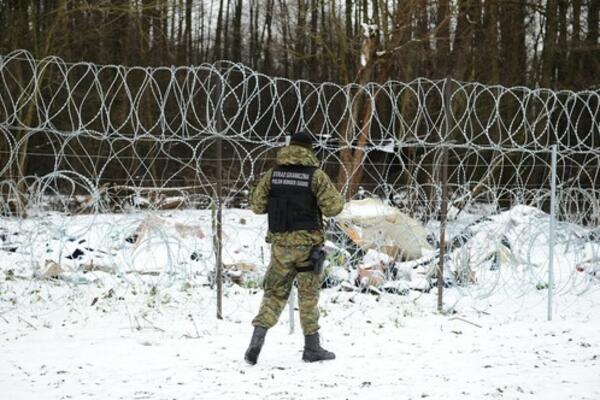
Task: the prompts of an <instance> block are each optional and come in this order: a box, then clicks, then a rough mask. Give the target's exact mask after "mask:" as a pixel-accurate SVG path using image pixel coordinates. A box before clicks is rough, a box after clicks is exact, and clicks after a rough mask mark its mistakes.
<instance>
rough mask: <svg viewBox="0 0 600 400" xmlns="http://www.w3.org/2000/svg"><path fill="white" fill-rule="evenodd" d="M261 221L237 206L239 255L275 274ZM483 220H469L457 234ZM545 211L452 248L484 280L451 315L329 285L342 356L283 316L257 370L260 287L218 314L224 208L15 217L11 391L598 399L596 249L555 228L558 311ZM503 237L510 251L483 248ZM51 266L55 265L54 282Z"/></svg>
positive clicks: (411, 297)
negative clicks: (216, 270)
mask: <svg viewBox="0 0 600 400" xmlns="http://www.w3.org/2000/svg"><path fill="white" fill-rule="evenodd" d="M261 218H264V217H258V218H257V217H253V216H252V215H251V214H250V213H249V212H247V211H242V210H236V211H228V212H226V213H225V232H224V234H225V249H224V262H225V263H226V264H235V263H238V264H243V263H246V264H251V263H255V264H257V265H260V266H261V268H259V269H258V271H256V274H257V275H260V274H261V273H262V271H263V269H264V265H265V264H266V263H268V247H267V246H266V244H265V243H264V241H263V237H264V219H261ZM532 218H533V219H535V220H536V221H537V222H536V223H532ZM476 220H478V216H469V215H465V216H463V217H462V219H460V220H457V221H455V223H454V224H451V225H450V226H449V231H450V232H451V234H450V235H451V237H452V236H453V235H457V234H458V232H459V231H461V229H462V228H464V227H465V226H469V225H470V224H472V223H473V221H476ZM543 221H544V216H543V215H541V214H539V213H535V212H534V211H532V210H524V209H519V210H513V211H512V212H509V213H506V214H500V215H497V216H495V217H493V218H491V219H490V220H487V221H486V222H485V224H479V225H476V226H475V227H474V228H473V229H472V230H473V232H471V233H472V235H471V236H470V237H472V238H474V240H472V241H470V242H468V243H467V244H466V245H464V246H463V247H462V248H461V250H460V253H456V254H455V258H456V257H459V256H460V257H464V256H465V254H467V255H468V256H469V257H471V258H470V260H471V262H472V263H475V264H477V267H476V268H474V270H475V272H477V274H478V279H477V282H476V283H473V284H471V285H469V286H465V287H458V286H456V287H449V288H447V289H446V290H445V296H444V305H445V310H446V312H444V313H443V314H439V313H437V312H436V300H437V298H436V291H435V289H433V290H431V291H430V292H423V291H417V290H409V291H408V293H407V294H405V295H398V294H392V293H387V292H381V293H380V294H373V293H369V292H361V291H359V290H355V291H347V290H343V289H342V287H343V285H339V286H336V287H334V288H330V289H324V290H323V291H322V298H321V302H320V304H321V309H322V319H321V326H322V329H321V332H322V337H323V345H324V347H325V348H327V349H329V350H332V351H334V352H336V355H337V359H336V360H335V361H332V362H323V363H316V364H306V363H303V362H302V361H301V351H302V346H303V337H302V335H301V333H300V332H299V326H300V325H299V321H298V313H297V311H296V312H295V327H296V328H295V332H294V333H293V334H290V324H289V314H288V310H285V311H284V313H283V315H282V317H281V319H280V323H279V324H278V325H277V326H276V327H275V328H273V329H272V330H270V331H269V332H268V334H267V340H266V343H265V347H264V348H263V352H262V354H261V356H260V358H259V363H258V364H257V365H256V366H253V367H250V366H247V365H246V364H245V363H244V362H243V353H244V351H245V348H246V346H247V345H248V342H249V339H250V335H251V331H252V327H251V326H250V321H251V319H252V317H253V316H254V313H255V312H256V311H257V309H258V305H259V302H260V299H261V296H262V292H261V291H260V290H257V289H254V288H252V285H246V286H247V287H240V286H238V285H235V284H227V285H225V288H224V290H225V292H224V298H223V317H224V318H223V319H222V320H217V318H216V315H215V314H216V294H215V291H214V290H213V289H211V288H210V286H209V285H210V282H211V279H210V271H211V266H212V265H214V264H213V263H214V258H213V256H212V254H211V252H212V250H211V249H212V247H211V241H212V238H211V237H210V233H211V225H210V213H207V212H201V211H190V212H183V213H180V212H173V213H163V214H162V215H161V216H160V218H159V219H156V216H151V215H150V216H149V215H146V214H131V215H127V216H116V215H100V216H77V217H64V216H61V215H59V214H52V213H40V214H39V215H37V216H32V217H31V218H29V219H27V220H24V221H18V220H11V219H4V220H2V224H1V225H0V226H1V229H0V235H1V238H0V239H1V242H2V243H0V245H1V246H2V247H1V248H2V250H1V251H0V341H1V342H2V346H1V347H0V359H1V360H2V364H1V366H0V393H1V395H0V398H1V399H11V400H12V399H81V398H97V399H217V398H219V399H265V398H266V399H389V398H398V399H423V398H431V399H485V398H490V399H590V400H596V399H599V398H600V290H598V289H599V286H600V285H599V283H598V278H597V276H596V275H595V270H594V268H596V267H597V265H598V263H597V260H596V257H597V255H598V254H599V251H598V246H599V245H598V243H597V242H596V241H595V236H593V235H589V232H588V231H586V230H585V229H584V228H580V227H572V228H573V229H570V233H568V234H567V233H566V232H565V230H564V229H563V231H562V232H560V234H559V235H558V243H557V250H556V269H557V271H556V272H557V273H556V275H557V297H556V299H555V301H554V319H553V321H550V322H548V321H547V320H546V294H547V290H546V289H545V287H544V285H543V283H544V279H545V278H544V277H545V276H546V273H547V269H545V267H544V265H543V264H544V263H545V262H546V261H547V258H546V257H547V238H546V237H544V236H543V235H541V236H540V235H538V234H535V231H536V230H544V228H543V224H544V222H543ZM150 226H151V227H156V226H160V229H154V228H148V227H150ZM461 227H462V228H461ZM427 229H428V230H431V231H435V229H437V227H436V226H435V224H433V225H432V226H431V227H430V226H428V227H427ZM494 232H495V233H496V234H497V236H502V238H503V240H504V242H505V243H508V244H507V246H508V247H509V248H510V249H511V253H510V256H508V257H503V258H501V259H498V257H496V258H493V260H492V261H490V260H488V258H486V257H483V258H482V257H480V258H481V260H479V261H477V260H475V259H476V257H474V253H481V252H486V251H488V250H486V243H487V242H489V241H490V240H491V239H490V237H491V236H492V234H493V233H494ZM499 232H501V234H500V233H499ZM574 236H576V237H578V238H579V239H578V240H576V241H569V240H566V239H565V238H568V237H574ZM561 238H562V239H561ZM588 239H589V240H588ZM519 245H521V247H519ZM488 247H489V246H488ZM78 249H79V252H77V250H78ZM457 251H458V250H457ZM486 254H487V253H486ZM490 262H492V264H489V263H490ZM53 263H54V264H53ZM453 263H457V261H456V260H454V259H453V258H452V255H451V258H450V259H449V265H451V266H452V265H453ZM496 264H498V265H496ZM166 265H168V268H167V267H165V266H166ZM411 265H412V264H411ZM50 267H56V268H58V270H56V271H54V272H53V274H56V276H55V277H54V278H52V279H46V278H44V275H43V274H44V273H48V270H47V269H48V268H50ZM492 267H493V268H492ZM498 267H499V268H498ZM536 269H539V271H535V272H532V270H536ZM349 276H351V273H349ZM412 278H415V279H412ZM416 278H417V277H415V276H413V277H410V276H409V277H408V278H407V283H406V284H407V286H408V287H412V286H411V282H412V281H414V280H416Z"/></svg>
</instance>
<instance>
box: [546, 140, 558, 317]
mask: <svg viewBox="0 0 600 400" xmlns="http://www.w3.org/2000/svg"><path fill="white" fill-rule="evenodd" d="M550 148H551V149H552V165H551V168H552V174H551V181H550V192H551V193H550V224H549V226H550V233H549V236H550V237H549V240H548V321H552V296H553V295H554V242H555V238H554V234H555V230H556V163H557V160H556V159H557V146H556V145H552V146H551V147H550Z"/></svg>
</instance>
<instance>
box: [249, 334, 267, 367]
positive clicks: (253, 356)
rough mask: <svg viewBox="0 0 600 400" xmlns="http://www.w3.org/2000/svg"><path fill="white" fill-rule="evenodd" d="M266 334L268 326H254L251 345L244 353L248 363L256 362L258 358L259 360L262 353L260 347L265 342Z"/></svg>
mask: <svg viewBox="0 0 600 400" xmlns="http://www.w3.org/2000/svg"><path fill="white" fill-rule="evenodd" d="M266 334H267V328H263V327H262V326H255V327H254V332H253V333H252V339H251V340H250V345H249V346H248V350H246V354H245V355H244V359H245V360H246V362H247V363H248V364H252V365H254V364H256V360H258V355H259V354H260V349H262V347H263V344H264V343H265V335H266Z"/></svg>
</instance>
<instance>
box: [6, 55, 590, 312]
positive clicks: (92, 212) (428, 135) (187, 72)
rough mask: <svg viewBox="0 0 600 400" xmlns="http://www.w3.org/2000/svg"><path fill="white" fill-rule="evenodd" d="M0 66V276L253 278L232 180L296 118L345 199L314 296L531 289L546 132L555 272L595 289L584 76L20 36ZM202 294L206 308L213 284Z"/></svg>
mask: <svg viewBox="0 0 600 400" xmlns="http://www.w3.org/2000/svg"><path fill="white" fill-rule="evenodd" d="M0 80H1V84H0V159H1V160H2V162H1V163H0V195H1V197H0V212H1V213H2V215H3V216H2V226H1V227H0V255H1V256H0V263H2V268H3V270H4V274H5V280H7V281H8V280H15V279H16V280H19V279H20V280H22V281H24V282H28V283H27V285H32V284H35V283H31V282H37V281H39V280H42V279H47V278H51V279H57V280H58V281H60V282H66V283H67V284H69V285H72V287H73V285H78V284H79V283H84V284H89V283H90V282H93V281H94V279H93V278H90V277H96V278H97V279H100V278H102V279H109V280H113V281H114V282H117V283H118V285H120V286H121V287H137V286H138V285H141V286H143V287H145V288H147V293H149V294H152V290H157V289H152V288H162V287H172V286H173V285H180V284H182V282H183V283H185V282H188V283H189V282H193V283H194V284H195V285H198V286H206V287H210V288H215V289H216V287H217V286H219V285H220V284H221V283H224V285H225V288H224V290H225V293H224V296H225V299H224V301H225V302H227V293H228V291H231V290H247V291H249V292H255V291H256V290H257V288H258V287H259V286H260V281H261V278H262V274H263V273H264V270H265V268H266V265H268V262H269V246H268V244H267V243H265V242H264V237H265V236H266V230H267V226H266V219H265V218H264V216H256V215H253V214H252V213H251V212H250V211H249V210H248V208H247V206H248V204H247V202H248V192H249V190H250V187H251V184H252V182H253V181H254V180H255V179H256V178H257V177H258V176H260V175H261V174H262V173H264V172H266V171H267V169H268V168H270V167H272V166H274V165H275V162H276V157H277V150H278V149H279V148H280V147H281V146H283V144H284V143H285V137H286V135H287V134H288V133H289V132H294V131H298V130H307V131H309V132H310V133H311V134H313V135H314V137H315V138H316V139H317V144H316V146H315V153H316V155H317V158H318V159H319V161H320V163H321V167H322V168H323V169H324V170H325V171H326V172H327V173H328V174H329V176H330V177H331V178H332V180H333V181H334V182H335V183H336V184H337V185H338V187H339V189H340V191H342V193H343V194H344V195H345V196H346V198H347V200H348V201H349V205H348V206H347V208H346V210H345V211H344V213H343V214H342V215H341V216H340V217H338V218H335V219H332V220H330V221H328V222H327V225H326V226H327V237H328V242H327V247H328V254H329V255H328V263H327V268H326V273H325V276H324V283H323V285H324V286H326V287H330V288H332V290H331V291H330V292H328V294H327V296H326V297H327V301H338V300H336V299H338V298H339V296H344V298H346V299H352V301H354V302H360V300H359V299H361V298H366V296H379V297H389V298H390V299H393V300H392V301H396V300H395V299H398V300H397V301H399V302H401V301H404V300H402V299H410V301H414V300H416V299H426V298H427V299H429V298H430V297H431V296H430V295H433V294H434V293H435V289H434V287H435V285H437V284H438V283H439V284H441V285H442V286H444V287H446V288H447V291H446V295H445V296H447V297H445V304H446V307H447V308H450V309H451V308H452V307H453V305H454V304H456V303H457V302H459V301H464V300H465V299H469V300H473V299H477V300H481V301H484V302H488V303H492V304H497V303H499V302H505V301H507V300H510V302H511V303H513V304H517V305H518V304H520V299H524V298H527V297H529V296H531V295H540V294H543V295H545V292H546V291H547V289H548V285H549V284H548V264H549V259H550V256H549V250H548V240H549V234H550V226H551V219H550V218H549V215H548V214H549V211H550V200H551V182H550V177H551V174H552V168H551V146H553V145H555V146H556V147H557V163H556V167H555V169H554V172H555V173H556V176H557V182H558V183H557V189H556V195H557V201H556V230H555V232H556V243H555V246H554V252H553V254H554V262H555V268H556V280H555V284H554V286H553V288H554V289H555V293H556V294H557V295H558V296H560V295H561V294H569V295H585V293H587V292H589V291H590V290H597V289H598V286H599V285H598V284H599V283H600V282H599V279H600V245H599V241H600V230H599V228H598V223H599V221H600V101H599V100H600V92H599V91H598V90H595V91H582V92H571V91H551V90H547V89H529V88H524V87H515V88H506V87H501V86H487V85H483V84H479V83H472V82H459V81H455V80H452V79H442V80H430V79H418V80H415V81H412V82H396V81H389V82H385V83H381V84H378V83H369V84H367V85H365V86H359V85H356V84H348V85H344V86H340V85H336V84H332V83H328V82H323V83H314V82H307V81H292V80H289V79H284V78H276V77H269V76H266V75H263V74H261V73H258V72H256V71H252V70H250V69H248V68H246V67H244V66H243V65H239V64H232V63H228V62H220V63H217V64H214V65H212V64H202V65H199V66H184V67H158V68H149V67H125V66H119V65H96V64H91V63H86V62H78V63H67V62H65V61H63V60H62V59H60V58H58V57H49V58H45V59H43V60H36V59H34V58H33V57H32V56H31V55H30V54H29V53H28V52H26V51H17V52H13V53H10V54H8V55H4V56H0ZM443 203H445V204H446V206H445V207H446V212H442V208H443V207H442V204H443ZM221 213H222V214H221ZM442 224H443V225H444V231H445V235H444V236H443V237H441V236H440V228H441V225H442ZM221 229H222V233H221ZM219 259H221V261H222V262H219ZM440 259H441V260H442V261H443V263H444V265H445V272H444V275H443V277H440V276H439V273H438V272H437V271H438V266H439V265H440ZM217 266H221V267H222V271H219V268H217ZM220 273H222V275H223V276H222V277H219V274H220ZM27 285H25V286H21V289H19V290H21V291H22V292H21V293H17V292H14V296H13V297H10V296H8V297H5V298H4V299H3V300H4V303H5V306H6V307H8V306H9V303H10V301H13V300H14V298H18V297H20V295H21V294H23V293H24V291H26V290H27V288H29V287H30V286H27ZM148 288H149V289H148ZM15 290H16V289H15ZM199 293H200V292H199ZM201 293H204V294H202V295H198V294H197V295H196V296H199V297H201V299H200V300H199V301H201V302H202V304H204V306H203V307H207V308H212V309H215V310H216V308H217V306H218V305H217V304H216V301H217V300H215V303H213V299H216V294H215V295H214V297H213V292H212V291H202V292H201ZM360 296H364V297H360ZM9 297H10V298H11V299H13V300H10V301H9V300H8V298H9ZM199 297H197V299H198V298H199ZM209 297H210V298H209ZM218 298H219V301H221V299H222V296H219V297H218ZM540 298H541V297H540ZM237 301H238V302H239V300H237ZM423 301H425V300H423ZM427 301H428V300H427ZM237 306H239V307H246V306H247V305H246V304H245V303H244V302H240V303H239V304H238V305H237ZM213 307H214V308H213ZM356 307H360V304H357V305H356Z"/></svg>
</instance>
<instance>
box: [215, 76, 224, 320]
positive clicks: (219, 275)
mask: <svg viewBox="0 0 600 400" xmlns="http://www.w3.org/2000/svg"><path fill="white" fill-rule="evenodd" d="M217 79H218V80H217V94H218V96H219V99H218V101H217V104H216V107H217V109H216V110H215V111H216V117H217V118H216V123H217V126H216V128H217V132H216V134H217V142H216V145H217V195H216V199H217V232H216V235H217V238H216V248H215V252H216V254H215V259H216V260H215V262H216V280H217V319H223V197H222V196H223V187H222V186H223V182H222V177H223V139H222V135H223V130H224V128H223V127H224V123H223V97H224V90H223V84H222V82H221V79H222V78H221V75H220V74H219V75H217Z"/></svg>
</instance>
